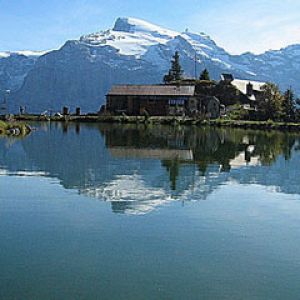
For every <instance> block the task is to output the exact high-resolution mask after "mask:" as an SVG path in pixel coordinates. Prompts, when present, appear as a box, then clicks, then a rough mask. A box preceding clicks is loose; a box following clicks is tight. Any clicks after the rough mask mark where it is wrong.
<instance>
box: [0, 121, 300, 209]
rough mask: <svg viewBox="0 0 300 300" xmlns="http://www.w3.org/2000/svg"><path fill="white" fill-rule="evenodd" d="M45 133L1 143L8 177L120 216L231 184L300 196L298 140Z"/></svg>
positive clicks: (115, 129) (152, 132) (141, 132)
mask: <svg viewBox="0 0 300 300" xmlns="http://www.w3.org/2000/svg"><path fill="white" fill-rule="evenodd" d="M37 126H38V130H37V131H36V132H34V133H33V134H32V135H30V136H29V137H28V138H26V139H23V140H17V141H14V142H13V143H8V141H7V140H6V139H0V167H1V169H2V171H1V172H2V173H3V172H5V174H7V173H11V174H18V172H24V171H25V172H27V174H28V172H35V173H36V174H39V172H42V173H43V174H46V175H45V176H51V177H55V178H58V179H59V180H60V182H61V184H62V185H63V186H64V187H65V188H66V189H76V190H78V191H79V193H80V194H84V195H87V196H90V197H93V198H96V199H101V200H104V201H110V202H111V203H112V209H113V211H114V212H118V213H130V214H142V213H147V212H150V211H152V210H153V209H155V208H156V207H158V206H160V205H163V204H166V203H168V202H170V201H174V200H180V201H194V200H201V199H207V197H208V195H209V194H210V193H212V192H213V191H214V190H216V189H217V188H219V187H220V186H222V185H224V184H226V183H227V182H230V181H231V180H235V181H236V182H241V183H247V184H248V183H253V182H254V183H258V184H262V185H266V186H269V185H271V186H276V187H277V188H278V189H279V190H280V191H282V192H285V193H300V190H299V184H298V179H297V178H300V177H299V175H300V174H299V173H300V171H299V170H298V168H297V165H299V164H298V163H300V157H299V155H298V153H297V151H298V149H299V138H298V136H297V135H293V134H283V133H279V132H269V133H264V132H257V131H244V130H237V129H214V128H197V127H171V126H148V127H145V126H144V125H131V126H124V125H112V124H102V125H91V124H87V125H82V124H71V123H70V124H69V125H68V124H59V123H57V124H56V123H55V124H53V123H50V124H47V125H45V124H38V125H37ZM99 133H100V134H99ZM279 168H280V171H278V170H279ZM291 174H293V176H291ZM287 179H288V181H287Z"/></svg>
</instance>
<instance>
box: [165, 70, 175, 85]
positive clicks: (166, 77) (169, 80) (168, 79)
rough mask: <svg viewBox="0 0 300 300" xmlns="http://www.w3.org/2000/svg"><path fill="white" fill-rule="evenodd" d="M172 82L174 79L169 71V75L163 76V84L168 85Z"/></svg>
mask: <svg viewBox="0 0 300 300" xmlns="http://www.w3.org/2000/svg"><path fill="white" fill-rule="evenodd" d="M173 80H174V77H173V75H172V74H171V70H170V71H169V73H168V74H166V75H165V76H164V83H165V84H167V83H170V82H171V81H173Z"/></svg>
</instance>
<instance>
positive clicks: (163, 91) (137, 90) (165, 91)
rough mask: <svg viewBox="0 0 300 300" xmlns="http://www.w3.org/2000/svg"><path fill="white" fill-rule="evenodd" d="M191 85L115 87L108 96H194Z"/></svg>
mask: <svg viewBox="0 0 300 300" xmlns="http://www.w3.org/2000/svg"><path fill="white" fill-rule="evenodd" d="M194 94H195V86H191V85H183V86H176V85H114V86H113V87H112V88H111V90H110V91H109V93H108V95H110V96H112V95H118V96H194Z"/></svg>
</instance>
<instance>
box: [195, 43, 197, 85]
mask: <svg viewBox="0 0 300 300" xmlns="http://www.w3.org/2000/svg"><path fill="white" fill-rule="evenodd" d="M195 80H197V51H196V49H195Z"/></svg>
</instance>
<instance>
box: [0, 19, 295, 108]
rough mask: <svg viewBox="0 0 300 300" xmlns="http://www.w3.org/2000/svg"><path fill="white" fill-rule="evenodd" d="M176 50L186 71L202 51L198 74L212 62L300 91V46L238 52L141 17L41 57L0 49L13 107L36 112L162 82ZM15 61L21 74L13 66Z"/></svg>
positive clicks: (90, 103) (96, 102)
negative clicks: (116, 87) (116, 88)
mask: <svg viewBox="0 0 300 300" xmlns="http://www.w3.org/2000/svg"><path fill="white" fill-rule="evenodd" d="M175 51H179V53H180V56H181V63H182V66H183V69H184V70H185V75H186V76H188V77H191V76H194V73H195V57H196V68H197V76H198V75H199V73H200V71H201V70H202V69H203V68H207V69H209V71H210V73H211V76H212V78H213V79H218V78H219V76H220V74H221V73H223V72H227V73H232V74H234V75H235V77H237V78H241V79H249V80H257V81H272V82H275V83H277V84H279V85H280V87H281V88H282V89H285V88H287V87H288V86H290V85H292V86H293V87H294V88H295V91H296V93H298V94H300V88H298V87H297V85H298V82H299V81H300V75H299V74H298V73H297V70H299V68H300V45H298V44H295V45H290V46H287V47H285V48H283V49H280V50H269V51H266V52H264V53H263V54H259V55H257V54H253V53H251V52H246V53H243V54H241V55H232V54H230V53H228V52H227V51H226V50H225V49H223V48H222V47H219V46H218V45H217V43H216V42H215V41H214V40H213V39H211V38H210V37H209V36H208V35H206V34H204V33H194V32H190V31H185V32H182V33H180V32H177V31H172V30H170V29H166V28H163V27H160V26H157V25H154V24H152V23H149V22H146V21H144V20H140V19H136V18H118V19H117V20H116V22H115V24H114V26H113V27H112V29H108V30H104V31H99V32H96V33H92V34H87V35H83V36H81V37H80V38H79V39H78V40H70V41H67V42H66V43H65V44H64V45H63V46H62V47H61V48H60V49H58V50H54V51H49V52H45V53H42V55H40V56H39V55H35V56H30V55H28V56H26V55H24V53H21V54H15V55H10V56H8V57H1V55H0V90H4V89H11V90H12V95H11V97H10V104H11V109H12V110H13V111H15V110H16V109H17V108H18V106H19V105H26V106H27V107H28V109H29V110H30V112H39V111H43V110H45V109H53V110H60V109H61V107H62V106H64V105H67V106H70V108H74V107H76V106H80V107H82V109H83V111H95V110H98V109H99V107H100V105H101V104H103V103H104V101H105V94H106V93H107V92H108V90H109V88H110V87H111V85H113V84H121V83H132V84H142V83H143V84H145V83H159V82H161V80H162V77H163V75H164V74H165V73H166V72H167V70H168V68H169V65H170V59H171V58H172V55H173V54H174V52H175ZM12 57H14V58H15V62H13V61H12V59H11V58H12ZM16 58H20V59H19V60H20V61H19V62H18V61H17V59H16ZM9 59H10V60H11V61H10V62H9V64H10V66H11V67H10V69H9V68H8V67H7V64H8V61H9ZM14 63H15V64H14ZM18 64H19V65H18ZM3 66H4V67H3ZM14 66H18V67H16V68H15V69H20V72H19V73H18V72H13V69H14ZM24 66H25V67H24Z"/></svg>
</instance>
